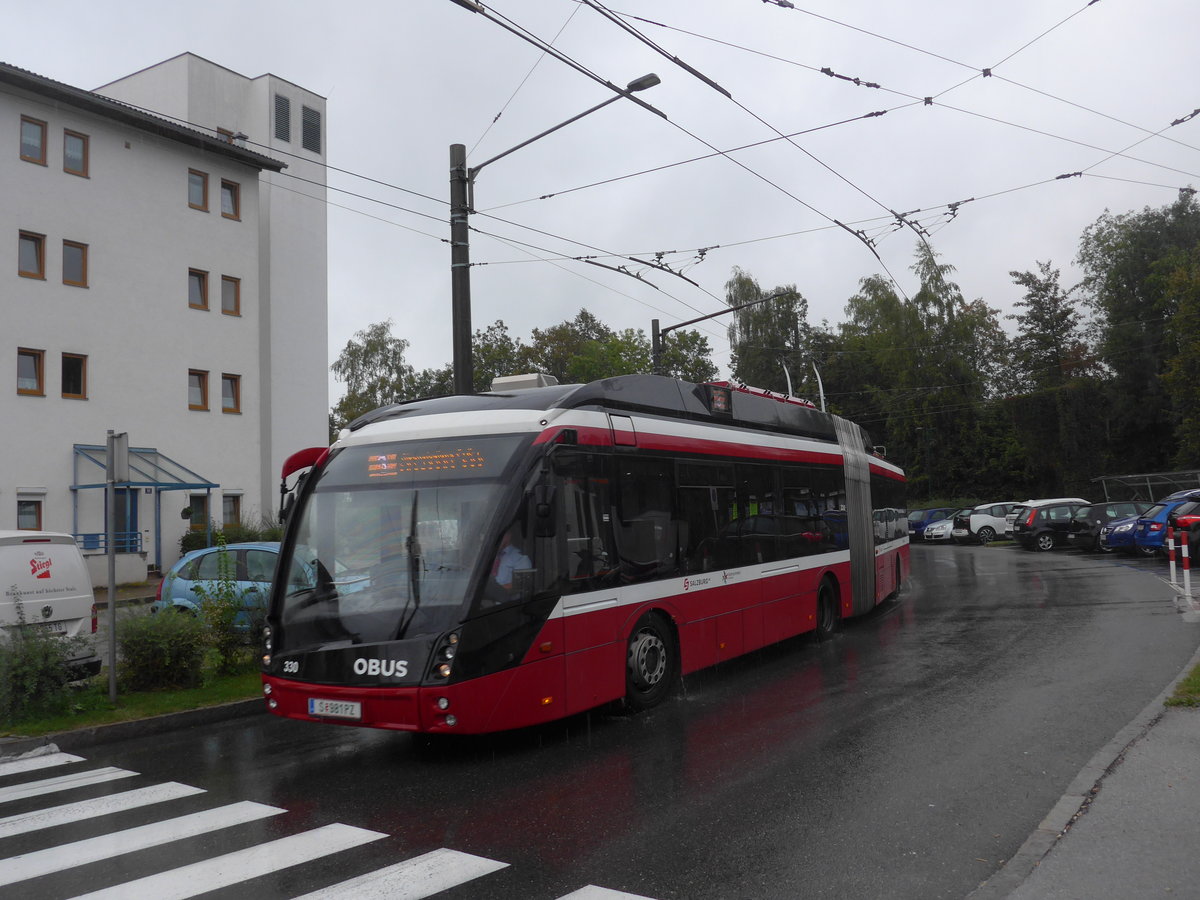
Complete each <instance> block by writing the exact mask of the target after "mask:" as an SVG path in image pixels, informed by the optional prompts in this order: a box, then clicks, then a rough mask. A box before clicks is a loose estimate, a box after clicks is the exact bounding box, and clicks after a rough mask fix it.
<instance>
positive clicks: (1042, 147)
mask: <svg viewBox="0 0 1200 900" xmlns="http://www.w3.org/2000/svg"><path fill="white" fill-rule="evenodd" d="M486 5H487V9H488V10H489V14H490V15H492V16H493V17H495V18H503V19H507V20H509V21H510V22H511V23H512V25H513V26H514V27H519V28H522V29H527V30H528V32H530V33H532V34H533V35H536V36H537V37H538V38H541V39H543V40H545V41H548V42H552V43H553V45H554V47H555V48H556V49H557V50H558V51H559V52H561V54H562V55H563V56H564V57H566V58H568V59H569V60H570V61H572V62H573V63H575V64H577V65H578V67H579V68H580V69H585V70H587V71H588V72H591V73H593V74H594V75H595V76H597V77H598V78H599V79H600V80H601V81H605V80H606V81H609V82H612V83H613V84H618V85H622V86H623V85H624V84H626V83H627V82H629V81H631V80H633V79H635V78H637V77H639V76H641V75H644V74H646V73H649V72H654V73H657V74H658V75H659V76H660V78H661V79H662V83H661V84H660V85H659V86H657V87H654V88H652V89H651V90H648V91H646V92H644V93H641V94H639V95H638V96H639V97H640V98H642V99H644V100H645V101H646V102H647V103H649V104H652V105H653V106H654V107H655V108H656V109H657V110H659V111H661V112H662V113H663V114H664V116H665V118H664V117H660V116H658V115H655V114H654V113H653V112H650V111H648V110H646V109H644V108H642V107H639V106H637V105H635V104H634V103H632V102H630V101H628V100H624V99H622V100H618V101H617V102H616V103H613V104H611V105H609V106H607V107H605V108H604V109H602V110H600V111H598V112H596V113H595V114H594V115H591V116H589V117H587V118H585V119H582V120H580V121H578V122H575V123H573V124H571V125H569V126H567V127H566V128H564V129H563V130H562V131H560V132H556V133H555V134H553V135H551V136H548V137H546V138H544V139H542V140H540V141H538V142H537V143H535V144H532V145H530V146H528V147H525V148H523V149H521V150H518V151H517V152H515V153H514V154H512V156H509V157H505V158H504V159H502V160H499V161H497V162H495V163H494V164H492V165H489V166H487V167H486V168H485V169H484V170H483V171H481V172H480V173H479V175H478V179H477V182H476V192H475V206H476V210H477V215H475V216H473V217H472V224H473V226H474V227H475V228H476V229H478V231H476V232H474V233H473V234H472V237H471V257H472V261H473V262H474V263H476V264H477V265H476V266H475V267H474V268H473V269H472V294H473V315H472V320H473V325H474V327H475V328H482V327H484V326H486V325H487V324H489V323H491V322H493V321H495V320H497V319H503V320H504V321H505V322H506V323H507V324H508V326H509V329H510V331H511V332H512V333H513V334H514V335H515V336H519V337H522V338H524V339H528V337H529V334H530V331H531V329H533V328H535V327H544V326H549V325H553V324H555V323H557V322H560V321H562V320H563V319H565V318H570V317H572V316H574V314H575V313H576V312H577V311H578V310H579V309H580V308H584V307H586V308H587V309H589V310H590V311H591V312H593V313H594V314H596V315H597V316H598V317H599V318H600V319H601V320H602V321H604V322H606V323H607V324H609V325H611V326H613V327H615V328H642V329H644V330H645V331H646V332H647V334H648V333H649V329H650V320H651V319H652V318H658V319H660V320H661V321H662V323H663V324H664V325H666V324H670V323H675V322H679V321H682V320H685V319H690V318H693V317H695V316H698V315H702V314H706V313H709V312H714V311H716V310H718V309H719V308H720V307H721V302H720V298H721V297H722V296H723V294H724V284H725V282H726V281H727V280H728V279H729V277H730V274H731V272H732V270H733V268H734V267H735V266H736V267H740V268H741V269H743V270H745V271H747V272H748V273H749V274H751V275H752V276H753V277H754V278H755V279H757V280H758V282H759V284H760V285H762V286H763V287H764V288H771V287H774V286H777V285H785V284H794V285H795V286H796V287H797V288H798V289H799V290H800V292H801V293H802V294H803V295H804V296H805V297H806V298H807V299H808V301H809V304H810V316H809V318H810V321H812V322H814V323H816V322H820V321H821V320H822V319H828V320H829V321H830V322H838V321H841V319H842V317H843V309H844V306H845V304H846V301H847V299H848V298H849V297H850V296H852V295H853V294H854V292H855V290H856V288H857V285H858V283H859V281H860V279H862V278H864V277H867V276H871V275H875V274H883V275H888V274H890V275H891V276H893V277H894V278H895V279H896V281H897V282H898V283H899V285H900V286H901V288H902V290H904V291H905V292H907V293H909V294H911V293H912V292H913V290H914V289H915V282H914V279H913V276H912V273H911V272H910V271H909V266H910V265H911V262H912V257H913V253H914V249H915V246H916V242H917V235H916V234H915V233H914V230H912V229H910V228H908V227H905V226H902V225H897V219H896V217H895V216H894V215H893V213H900V214H902V215H903V216H904V217H905V219H906V220H907V221H910V222H912V223H913V225H914V226H915V227H917V228H920V229H923V230H924V232H925V233H926V234H927V236H928V239H929V241H930V242H931V244H932V245H933V247H934V248H935V250H936V251H937V252H938V253H939V254H940V255H941V260H942V262H944V263H948V264H950V265H952V266H954V267H955V268H956V270H957V271H956V273H955V279H956V280H957V282H958V283H959V285H960V286H961V287H962V291H963V293H964V295H965V296H966V298H967V299H968V300H973V299H975V298H983V299H984V300H985V301H986V302H987V303H988V304H989V305H990V306H993V307H996V308H999V309H1000V310H1002V311H1003V312H1008V311H1009V310H1010V309H1011V307H1012V303H1013V301H1014V300H1015V299H1017V298H1018V297H1019V291H1018V290H1017V288H1016V287H1015V286H1014V285H1013V283H1012V280H1011V278H1010V277H1009V275H1008V273H1009V271H1010V270H1012V269H1017V270H1026V269H1033V268H1034V267H1035V266H1036V264H1037V262H1038V261H1039V260H1049V261H1051V262H1052V263H1053V264H1054V265H1055V266H1056V267H1059V268H1061V269H1062V270H1063V281H1064V283H1065V284H1066V285H1070V284H1073V283H1075V281H1077V280H1078V278H1079V272H1078V271H1077V270H1076V269H1075V267H1074V265H1073V259H1074V257H1075V253H1076V249H1077V245H1078V240H1079V236H1080V234H1081V232H1082V231H1083V229H1084V228H1085V227H1086V226H1087V225H1089V224H1090V223H1092V222H1094V221H1095V220H1096V218H1097V217H1098V216H1100V215H1101V214H1102V213H1103V212H1104V210H1105V209H1109V210H1111V211H1113V212H1125V211H1128V210H1132V209H1141V208H1142V207H1145V206H1151V207H1159V206H1162V205H1165V204H1167V203H1170V202H1171V201H1173V200H1174V199H1175V198H1176V197H1177V196H1178V190H1179V188H1181V187H1186V186H1189V185H1191V186H1196V187H1200V174H1197V173H1200V116H1197V117H1196V118H1195V119H1191V120H1188V121H1185V122H1182V123H1180V124H1178V125H1175V126H1171V123H1172V121H1174V120H1177V119H1181V118H1184V117H1186V116H1188V115H1189V114H1191V113H1192V112H1193V110H1195V109H1196V107H1197V106H1200V94H1197V93H1196V85H1197V84H1198V83H1200V78H1198V76H1200V65H1198V64H1197V62H1196V55H1195V48H1194V43H1195V40H1196V36H1197V34H1200V27H1198V26H1200V3H1197V2H1196V0H1092V3H1091V4H1090V5H1089V4H1088V2H1087V0H1007V2H1003V3H997V2H982V0H903V2H897V0H795V8H793V9H787V8H782V7H780V6H778V5H775V3H773V2H763V0H640V2H639V0H629V2H618V0H611V3H610V0H605V2H604V4H603V7H602V8H604V9H607V10H608V11H610V12H612V13H614V14H616V15H617V16H619V17H620V18H621V19H622V20H623V21H624V23H625V24H626V25H627V26H628V27H629V29H632V30H635V31H636V32H637V34H631V33H630V31H628V30H624V29H622V28H621V27H620V25H618V24H616V23H614V22H612V21H610V20H609V19H607V18H605V17H604V16H603V15H602V14H601V13H600V12H598V11H597V10H596V9H594V8H591V7H589V6H587V5H584V4H582V3H577V2H575V0H496V2H495V3H487V4H486ZM635 16H636V17H639V18H635ZM638 34H640V35H641V36H642V37H644V38H645V39H646V40H648V41H649V42H651V43H652V44H653V45H655V46H656V47H657V48H659V49H660V50H662V51H665V54H666V55H665V56H664V55H663V54H662V53H660V52H658V50H656V49H655V48H654V47H652V46H649V45H648V44H647V43H644V42H643V41H642V40H640V39H639V37H638ZM183 51H191V52H194V53H197V54H199V55H201V56H204V57H206V58H207V59H210V60H212V61H214V62H216V63H219V64H221V65H223V66H226V67H228V68H231V69H233V70H235V71H237V72H240V73H242V74H245V75H248V76H252V77H253V76H257V75H261V74H263V73H265V72H271V73H273V74H275V75H278V76H280V77H282V78H286V79H288V80H290V81H293V82H295V83H297V84H299V85H301V86H303V87H305V88H307V89H309V90H312V91H315V92H316V93H318V94H322V95H324V96H326V97H327V98H328V103H329V105H328V112H327V149H328V162H329V164H330V165H332V166H336V167H338V168H339V169H343V170H346V171H348V172H352V173H356V174H358V175H362V176H366V177H367V178H370V179H374V181H366V180H363V179H360V178H356V177H352V176H349V175H345V174H340V173H330V178H329V183H330V186H331V187H332V188H341V189H344V190H346V191H349V192H353V193H354V194H360V195H363V196H364V197H366V198H372V199H373V200H377V201H382V203H378V202H372V199H360V198H358V197H354V196H350V195H349V194H344V193H339V192H338V191H335V190H331V191H330V193H329V198H328V200H329V204H330V209H329V336H330V358H331V360H332V359H333V358H334V357H336V355H337V353H338V352H339V350H340V349H341V348H342V346H344V345H345V343H346V341H347V340H348V339H350V337H351V336H352V335H353V333H354V332H355V331H357V330H359V329H362V328H365V327H366V326H368V325H370V324H372V323H374V322H378V321H382V320H383V319H385V318H389V317H390V318H391V319H392V320H393V321H394V323H395V324H394V332H395V333H396V334H397V335H399V336H401V337H404V338H406V339H408V340H409V341H410V342H411V345H412V346H411V348H410V350H409V354H408V356H409V361H410V362H412V363H413V364H414V365H416V366H417V367H418V368H423V367H426V366H436V365H441V364H443V363H446V362H449V360H450V358H451V333H450V321H451V320H450V249H449V245H448V244H447V242H446V239H447V238H448V233H449V225H448V223H447V217H448V205H447V203H446V202H445V201H447V200H448V198H449V173H448V167H449V145H450V144H452V143H462V144H465V145H466V147H467V150H468V154H469V157H468V160H469V162H470V163H471V164H475V165H477V164H478V163H480V162H482V161H484V160H487V159H489V158H490V157H492V156H495V155H496V154H498V153H501V152H503V151H505V150H507V149H509V148H510V147H512V146H514V145H516V144H519V143H521V142H522V141H524V140H526V139H527V138H530V137H532V136H533V135H535V134H538V133H539V132H541V131H543V130H545V129H547V128H550V127H551V126H553V125H555V124H557V123H559V122H561V121H563V120H565V119H567V118H570V117H571V116H573V115H575V114H577V113H579V112H581V111H583V110H585V109H587V108H588V107H590V106H593V105H595V104H597V103H600V102H601V101H603V100H605V99H607V98H608V97H610V96H612V93H611V91H609V90H607V89H606V88H605V87H603V86H602V84H601V83H598V82H597V81H596V80H593V79H592V78H589V77H588V76H587V75H586V74H584V73H583V72H581V71H579V70H577V69H575V68H573V67H572V66H571V65H570V64H568V63H567V62H563V61H560V60H558V59H554V58H552V57H550V56H547V55H545V54H544V53H543V52H542V51H541V50H539V49H537V48H536V47H535V46H533V45H531V44H530V43H527V42H526V41H524V40H522V39H521V38H519V37H517V36H515V35H514V34H512V33H511V32H509V31H506V30H504V29H503V28H502V27H501V26H500V25H498V24H497V23H496V22H495V21H492V20H489V18H487V17H485V16H484V15H480V14H476V13H472V12H470V11H468V10H466V9H464V8H462V7H461V6H458V5H456V4H455V3H453V2H451V0H391V2H361V3H341V4H330V3H316V2H309V0H290V2H260V3H253V2H251V3H247V2H245V0H236V2H232V0H209V2H206V3H204V4H200V5H198V6H192V7H189V11H188V12H187V13H186V14H184V13H183V11H182V9H181V8H180V7H178V6H177V5H175V4H171V3H163V2H162V0H151V2H140V0H113V2H109V3H104V4H97V3H82V2H46V3H41V4H29V3H24V4H20V5H19V6H17V7H14V8H13V9H11V10H9V13H8V27H7V28H6V29H4V32H3V34H2V35H0V59H3V60H4V61H6V62H9V63H12V64H14V65H18V66H21V67H23V68H26V69H30V70H32V71H34V72H37V73H39V74H42V75H45V76H48V77H50V78H54V79H58V80H60V81H64V82H67V83H69V84H73V85H76V86H78V87H83V88H89V89H90V88H95V87H97V86H99V85H102V84H105V83H107V82H109V81H112V80H114V79H116V78H119V77H121V76H123V75H126V74H129V73H131V72H134V71H137V70H138V69H141V68H143V67H145V66H148V65H152V64H154V63H156V62H159V61H161V60H163V59H167V58H169V57H171V56H174V55H175V54H177V53H180V52H183ZM670 57H676V58H678V59H679V60H682V61H683V62H685V63H687V64H688V65H689V66H691V67H692V68H693V69H694V70H696V71H698V72H699V73H701V74H702V75H703V76H705V77H706V78H707V79H709V80H711V81H712V82H714V83H715V84H716V85H718V86H719V87H720V88H722V89H724V90H725V91H727V92H728V93H729V94H730V95H731V97H727V96H725V95H723V94H722V93H720V92H718V90H716V89H715V88H714V87H713V86H711V85H709V84H706V83H705V82H704V81H702V80H701V79H699V78H697V77H696V75H694V74H692V73H690V72H688V71H686V70H685V69H683V68H681V67H679V66H678V65H676V64H675V63H674V62H672V61H671V59H670ZM986 68H990V69H991V70H992V73H993V74H992V76H991V77H984V76H983V74H982V71H981V70H983V69H986ZM823 69H828V70H829V71H831V72H832V73H835V75H836V76H844V77H834V76H831V75H829V74H823V73H822V71H821V70H823ZM855 78H857V79H859V80H860V82H861V83H860V84H855V83H854V82H853V81H851V80H849V79H855ZM869 85H878V87H873V86H869ZM926 97H929V98H932V103H926V102H924V100H923V98H926ZM881 111H886V113H885V114H884V115H881V116H870V117H865V116H866V115H867V114H868V113H873V112H881ZM501 113H502V115H501V116H500V118H499V119H498V120H496V116H497V115H498V114H501ZM494 120H495V121H494ZM838 123H841V124H838ZM781 133H782V134H785V135H793V134H795V135H796V136H795V137H792V138H790V139H789V140H785V139H781V138H780V137H779V135H780V134H781ZM752 144H756V145H757V146H753V147H750V148H747V149H737V148H744V147H746V145H752ZM717 150H721V151H728V153H727V155H725V156H721V155H718V154H716V152H715V151H717ZM1122 153H1123V154H1124V155H1118V154H1122ZM691 160H694V161H691ZM689 161H690V162H689ZM1076 172H1079V173H1083V174H1082V175H1081V176H1078V177H1071V178H1066V179H1061V180H1060V179H1058V178H1057V176H1060V175H1065V174H1068V173H1076ZM639 173H645V174H639ZM379 182H383V183H385V184H386V185H387V186H384V185H381V184H380V183H379ZM422 195H423V196H422ZM546 195H554V196H552V197H549V198H548V199H539V198H542V197H544V196H546ZM963 201H970V202H963ZM955 202H959V203H960V204H961V205H959V206H957V207H953V206H951V204H954V203H955ZM385 204H386V205H385ZM917 211H919V212H917ZM955 211H956V214H955ZM838 222H840V223H842V224H843V225H844V226H845V227H841V226H839V225H838V224H836V223H838ZM855 232H857V233H858V234H855ZM869 245H870V246H869ZM658 254H661V257H659V256H658ZM581 256H588V257H594V258H595V260H596V261H597V262H601V263H604V264H605V265H609V266H623V267H625V268H626V269H627V270H628V271H629V272H630V273H634V274H637V275H639V276H641V279H642V280H640V281H639V280H638V279H635V278H633V277H630V276H629V275H623V274H620V273H618V272H613V271H610V270H606V269H603V268H600V267H597V266H593V265H589V264H586V263H583V262H579V261H576V260H573V259H572V257H581ZM627 257H636V258H639V259H642V260H648V261H651V262H653V261H655V260H656V259H658V260H659V261H660V262H661V265H663V266H666V267H669V268H670V269H672V270H673V271H674V272H676V273H678V274H679V275H682V276H684V277H683V278H681V277H678V276H677V275H675V274H671V272H667V271H663V270H661V269H658V270H655V269H653V268H650V267H649V266H647V265H641V264H638V263H637V262H634V261H631V260H630V259H628V258H627ZM484 264H486V265H484ZM685 278H686V279H690V280H691V281H693V282H695V283H696V284H695V285H693V284H691V283H689V281H688V280H685ZM722 323H723V320H721V319H718V320H716V321H715V322H713V323H708V324H707V325H706V326H705V327H704V328H703V329H702V330H703V331H704V332H705V333H706V334H707V335H708V336H709V339H710V343H711V344H712V346H713V348H714V351H715V353H714V358H715V360H716V361H717V363H718V365H720V366H721V367H722V370H723V374H725V366H726V364H727V360H728V349H729V348H728V343H727V340H726V338H725V336H724V335H725V331H724V326H723V324H722ZM340 392H341V391H340V389H339V388H338V387H336V386H335V387H334V393H333V396H331V401H332V400H333V399H336V396H337V395H338V394H340Z"/></svg>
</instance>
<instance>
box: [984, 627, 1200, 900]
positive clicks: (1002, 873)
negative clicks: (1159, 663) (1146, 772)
mask: <svg viewBox="0 0 1200 900" xmlns="http://www.w3.org/2000/svg"><path fill="white" fill-rule="evenodd" d="M1198 665H1200V648H1197V649H1196V652H1195V653H1193V654H1192V658H1191V659H1190V660H1188V662H1187V664H1186V665H1185V666H1184V667H1183V670H1182V671H1181V672H1180V673H1179V674H1178V675H1176V676H1175V678H1174V679H1173V680H1172V681H1171V683H1170V684H1168V685H1167V686H1166V687H1165V688H1164V689H1163V691H1162V693H1161V694H1159V695H1158V696H1157V697H1155V698H1154V699H1153V700H1151V701H1150V702H1149V703H1148V704H1146V706H1145V707H1143V709H1142V711H1141V712H1139V713H1138V714H1137V715H1136V716H1134V717H1133V719H1132V720H1131V721H1130V722H1129V724H1128V725H1126V726H1125V727H1124V728H1122V729H1121V730H1120V731H1118V732H1117V734H1116V735H1115V736H1114V737H1113V739H1112V740H1111V741H1109V742H1108V743H1107V744H1105V745H1104V746H1103V747H1102V748H1100V750H1099V751H1097V753H1096V754H1095V755H1094V756H1093V757H1092V758H1091V759H1090V760H1089V761H1088V762H1087V764H1086V765H1085V766H1084V767H1083V768H1082V769H1080V770H1079V774H1078V775H1076V776H1075V778H1074V779H1073V780H1072V781H1071V784H1070V785H1069V786H1068V787H1067V790H1066V793H1064V794H1063V795H1062V797H1060V798H1059V800H1058V802H1057V803H1055V804H1054V807H1053V808H1052V809H1051V810H1050V812H1049V813H1047V814H1046V818H1044V819H1043V820H1042V822H1041V824H1040V825H1038V827H1037V830H1036V831H1034V832H1033V834H1031V835H1030V836H1029V837H1028V838H1026V840H1025V843H1023V844H1022V845H1021V847H1020V848H1019V849H1018V850H1017V852H1016V853H1014V854H1013V855H1012V857H1010V858H1009V859H1008V860H1007V861H1006V862H1005V863H1004V865H1002V866H1001V867H1000V869H999V870H998V871H997V872H996V873H995V874H994V875H992V877H991V878H989V879H988V880H987V881H985V882H983V883H982V884H981V885H979V887H977V888H976V889H975V890H973V891H971V893H970V894H968V895H967V900H1002V898H1004V897H1007V896H1008V895H1009V894H1011V893H1012V892H1013V891H1015V890H1016V889H1017V888H1019V887H1020V886H1021V885H1022V884H1023V883H1024V882H1025V880H1026V879H1027V878H1028V877H1029V876H1030V875H1031V874H1033V870H1034V869H1036V868H1037V867H1038V865H1039V864H1041V861H1042V859H1043V858H1044V857H1045V856H1046V854H1047V853H1049V852H1050V851H1051V850H1052V849H1054V845H1055V844H1057V843H1058V840H1059V838H1061V837H1062V836H1063V835H1064V834H1066V832H1067V831H1068V830H1069V829H1070V827H1071V825H1073V824H1074V822H1075V820H1076V819H1078V818H1079V817H1080V816H1082V815H1083V814H1084V813H1086V812H1087V808H1088V806H1089V805H1091V802H1092V799H1093V798H1094V797H1095V796H1096V794H1098V793H1099V792H1100V788H1101V786H1102V784H1101V783H1102V782H1103V781H1104V778H1105V776H1106V775H1108V774H1109V772H1111V771H1112V770H1113V769H1114V768H1115V767H1116V766H1118V765H1120V763H1121V761H1122V760H1123V759H1124V757H1125V752H1126V751H1127V750H1128V749H1129V748H1130V746H1131V745H1133V744H1134V743H1136V742H1137V741H1139V740H1141V739H1142V738H1143V737H1145V735H1146V733H1147V732H1148V731H1150V729H1151V728H1153V727H1154V726H1155V725H1157V724H1158V722H1159V720H1160V719H1162V717H1163V715H1164V713H1165V711H1166V706H1165V703H1166V701H1167V699H1168V698H1169V697H1170V696H1171V694H1172V693H1174V691H1175V686H1176V685H1177V684H1179V682H1180V681H1182V680H1183V679H1184V678H1186V677H1187V675H1188V674H1189V673H1190V672H1191V671H1192V669H1194V668H1195V667H1196V666H1198Z"/></svg>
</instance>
